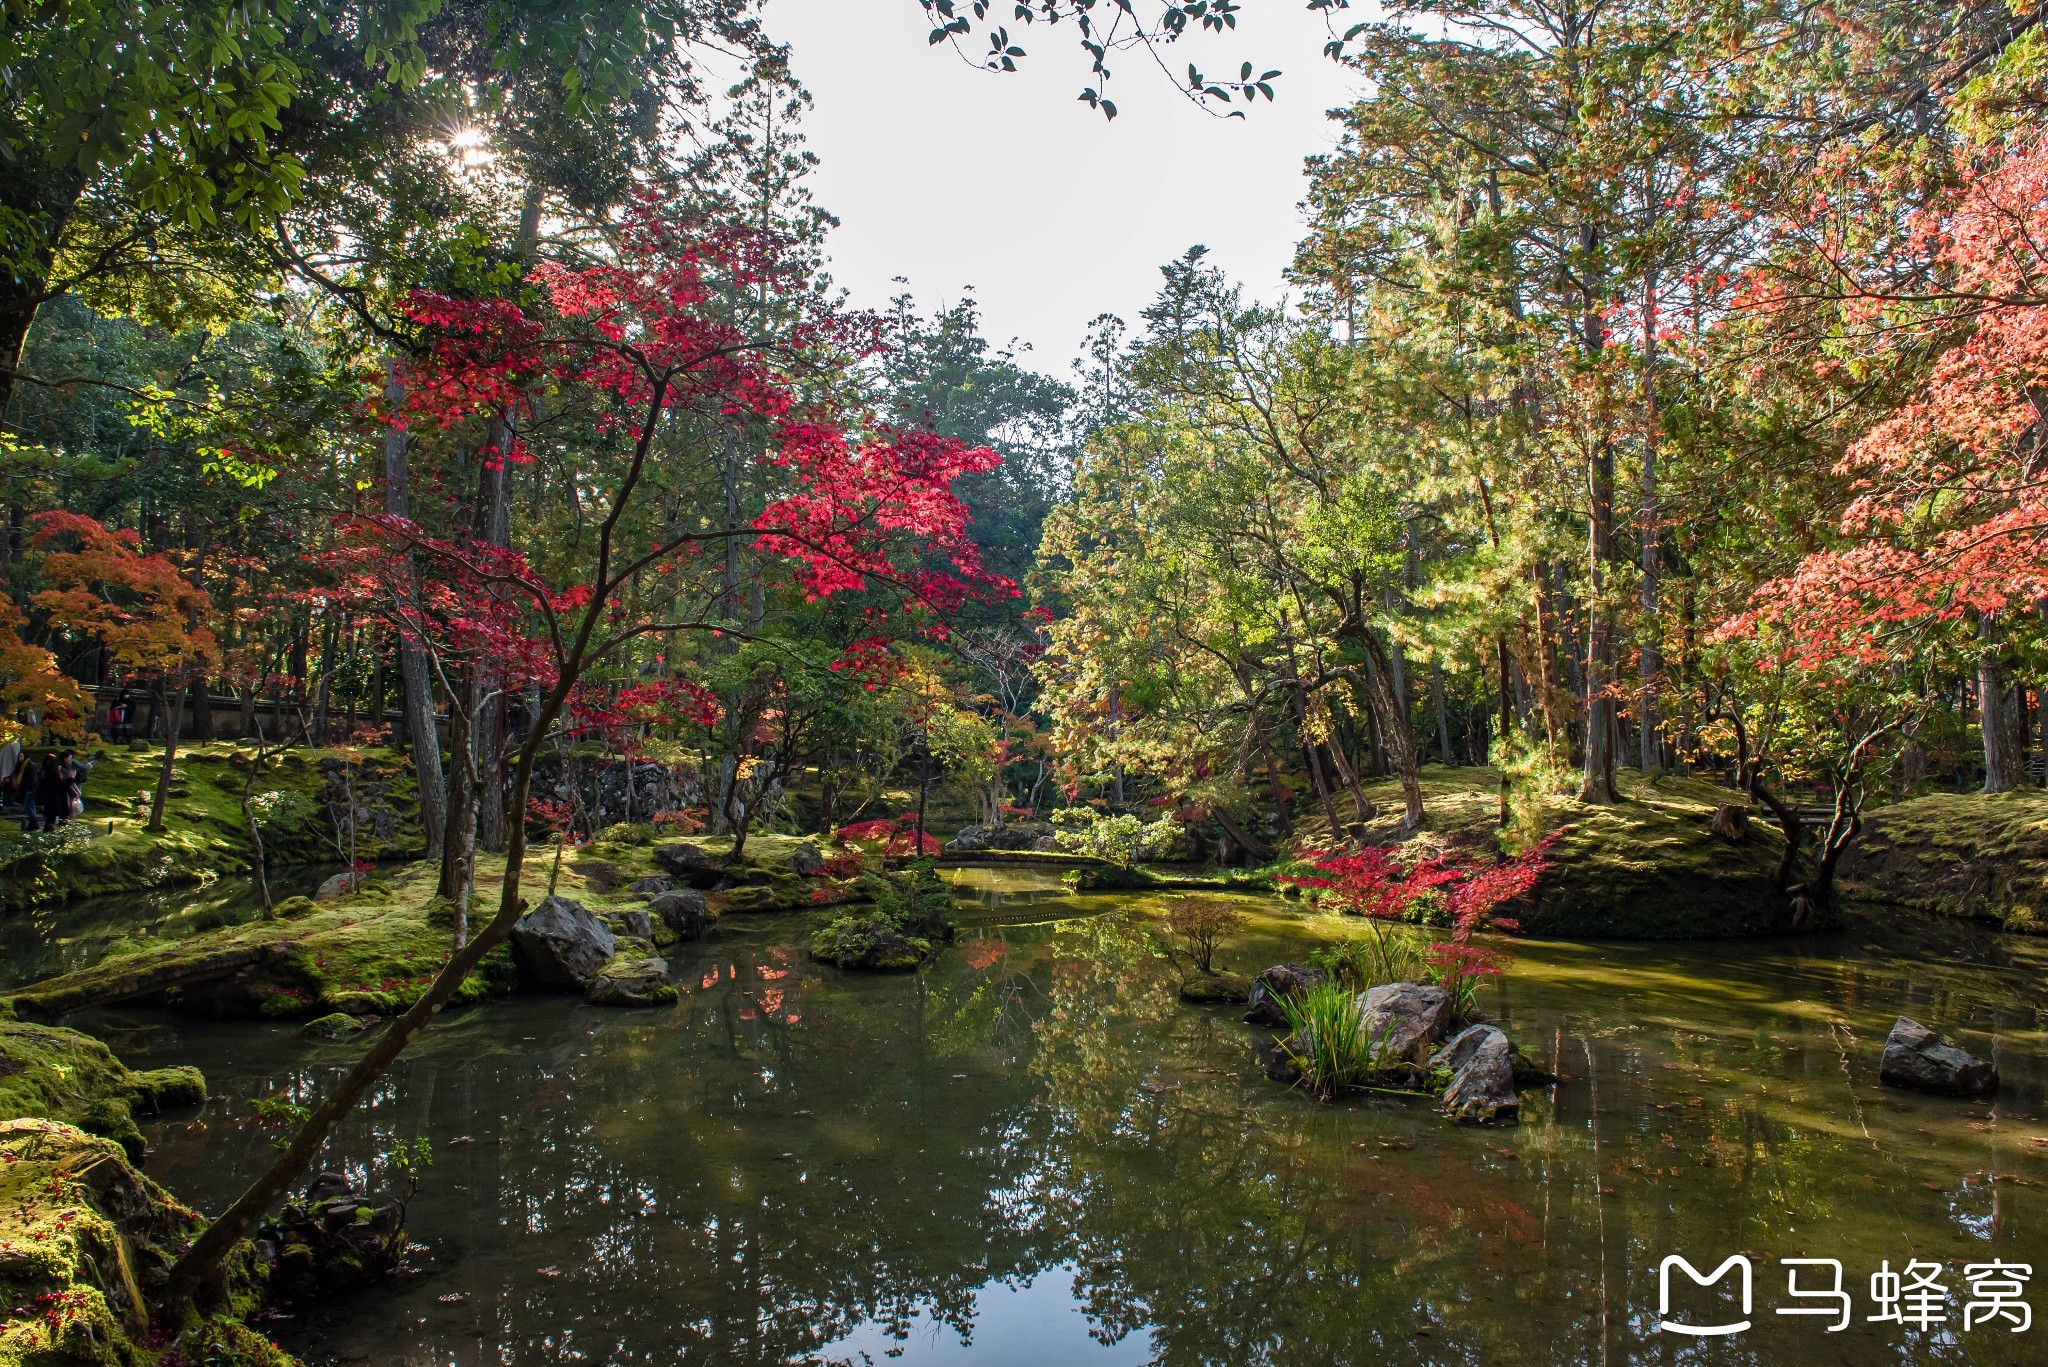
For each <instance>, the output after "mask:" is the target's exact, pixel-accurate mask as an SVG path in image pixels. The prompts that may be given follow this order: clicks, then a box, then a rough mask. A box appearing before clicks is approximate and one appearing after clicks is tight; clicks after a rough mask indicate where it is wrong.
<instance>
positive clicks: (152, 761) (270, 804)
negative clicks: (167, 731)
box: [0, 742, 420, 911]
mask: <svg viewBox="0 0 2048 1367" xmlns="http://www.w3.org/2000/svg"><path fill="white" fill-rule="evenodd" d="M249 753H250V752H248V751H239V752H238V750H237V747H236V746H234V745H232V744H229V743H226V742H216V743H210V744H204V745H193V746H191V747H189V748H181V749H180V751H179V754H178V759H177V763H176V764H175V766H174V767H173V770H172V773H173V778H172V781H171V787H170V792H169V797H168V800H167V801H166V802H165V804H164V829H163V830H162V831H148V830H145V829H144V827H145V825H146V824H147V822H148V817H149V803H148V795H149V794H150V793H152V792H153V791H154V790H155V787H156V781H157V776H158V773H159V772H160V770H161V769H162V766H163V750H162V748H161V747H159V746H148V747H145V748H143V749H133V748H130V747H128V746H125V745H115V746H108V747H104V748H102V749H99V750H96V751H92V752H89V753H88V754H87V755H86V758H88V759H90V760H92V762H93V768H92V773H91V774H90V776H89V777H88V778H87V780H86V785H85V812H84V815H83V816H81V817H79V818H77V819H76V820H74V821H71V822H68V823H66V824H65V825H64V826H62V827H60V828H58V830H57V831H55V832H53V833H48V834H44V833H37V834H36V835H33V836H29V835H25V834H24V833H23V832H22V831H21V829H20V828H19V826H17V825H15V824H13V823H11V822H10V823H7V824H6V825H5V826H0V910H8V911H14V910H20V909H22V908H25V907H34V906H49V905H56V904H59V903H64V902H73V901H77V900H80V899H82V898H88V897H101V896H106V895H108V894H111V893H124V892H140V891H145V890H149V889H155V888H166V887H180V886H191V885H195V884H200V883H207V882H211V881H212V880H214V879H217V878H222V877H229V876H234V875H240V874H245V873H247V872H248V871H249V868H250V845H249V835H248V824H247V822H246V821H245V819H244V818H243V815H242V792H243V787H244V784H245V782H246V781H247V780H248V774H249V770H248V765H247V756H248V754H249ZM238 755H239V759H238ZM344 761H347V762H348V767H346V768H345V767H344ZM344 778H346V779H347V780H349V782H350V783H352V784H353V788H354V794H353V795H354V799H355V805H356V811H357V814H358V817H359V820H358V821H357V823H356V836H355V843H354V846H353V853H354V855H355V856H356V857H359V858H364V859H388V858H392V857H396V856H401V855H406V854H416V853H417V852H418V851H419V848H420V837H419V830H418V800H417V797H416V795H415V793H414V789H413V785H412V779H411V777H410V774H409V771H408V770H407V768H406V765H405V763H404V761H403V760H402V758H401V757H399V756H398V755H396V754H394V753H393V752H391V751H389V750H367V751H358V752H353V753H349V752H343V751H321V750H291V751H287V752H285V753H284V754H282V755H280V756H276V757H273V758H272V759H271V760H270V761H268V762H267V763H266V766H265V768H264V770H263V772H262V773H260V774H258V775H257V776H256V779H255V782H254V785H253V791H254V792H255V793H257V794H274V795H275V796H274V797H272V798H270V799H268V800H267V802H266V803H265V807H266V809H267V810H268V812H269V813H270V816H269V818H268V819H267V820H266V821H265V822H264V824H263V842H264V848H265V852H266V855H267V857H268V859H269V861H270V863H271V864H272V865H273V866H278V867H282V866H286V865H291V864H304V863H333V862H337V861H341V860H343V859H345V858H347V857H348V855H349V854H350V852H351V846H350V844H349V841H348V838H347V836H346V835H345V834H344V833H342V832H341V831H339V830H338V829H337V826H336V815H337V814H341V815H342V816H343V819H344V820H345V819H346V813H347V810H348V804H347V801H346V794H347V791H348V789H347V787H346V786H345V785H344V782H343V780H344Z"/></svg>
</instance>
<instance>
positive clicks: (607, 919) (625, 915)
mask: <svg viewBox="0 0 2048 1367" xmlns="http://www.w3.org/2000/svg"><path fill="white" fill-rule="evenodd" d="M602 919H603V921H604V923H605V924H606V925H608V926H610V927H611V928H612V932H613V933H614V934H617V935H631V936H634V937H635V938H637V939H642V940H652V939H653V938H654V917H653V915H652V914H651V913H650V912H647V911H613V912H607V913H606V914H605V915H604V917H603V918H602Z"/></svg>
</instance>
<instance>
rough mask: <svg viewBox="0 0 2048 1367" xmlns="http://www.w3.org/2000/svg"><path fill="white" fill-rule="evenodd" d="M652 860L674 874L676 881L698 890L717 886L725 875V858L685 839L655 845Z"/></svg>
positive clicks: (706, 889) (701, 890)
mask: <svg viewBox="0 0 2048 1367" xmlns="http://www.w3.org/2000/svg"><path fill="white" fill-rule="evenodd" d="M654 862H655V863H657V864H659V865H661V866H662V867H663V868H665V869H667V870H668V871H669V872H670V873H672V874H674V875H675V876H676V879H677V881H679V882H681V883H683V884H685V885H686V886H688V887H693V888H696V889H697V890H698V891H700V892H703V891H708V890H710V889H711V888H715V887H717V886H718V884H719V882H720V881H721V880H722V879H724V877H725V860H723V859H721V858H719V857H718V856H717V855H715V854H713V853H711V851H709V850H707V849H704V848H703V847H702V846H700V845H692V844H690V843H688V842H687V841H682V840H678V841H676V842H675V843H673V844H669V845H657V846H655V849H654Z"/></svg>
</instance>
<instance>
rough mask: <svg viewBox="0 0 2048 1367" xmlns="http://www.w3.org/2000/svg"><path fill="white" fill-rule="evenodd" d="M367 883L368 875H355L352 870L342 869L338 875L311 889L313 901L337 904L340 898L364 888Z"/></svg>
mask: <svg viewBox="0 0 2048 1367" xmlns="http://www.w3.org/2000/svg"><path fill="white" fill-rule="evenodd" d="M369 881H370V875H369V874H367V873H357V872H356V871H355V870H353V869H344V870H342V871H341V872H340V873H337V874H335V875H333V876H332V877H330V878H327V879H325V880H324V881H322V883H321V884H320V886H319V887H317V888H315V889H313V900H314V901H316V902H339V901H340V900H341V899H342V898H344V897H346V896H348V895H349V894H350V893H352V892H354V891H355V890H356V889H357V888H360V887H362V886H364V885H365V884H367V883H368V882H369Z"/></svg>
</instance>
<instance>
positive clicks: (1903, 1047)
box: [1877, 1016, 1998, 1096]
mask: <svg viewBox="0 0 2048 1367" xmlns="http://www.w3.org/2000/svg"><path fill="white" fill-rule="evenodd" d="M1877 1075H1878V1077H1879V1079H1880V1080H1882V1081H1884V1082H1888V1083H1890V1084H1891V1085H1892V1086H1894V1087H1911V1088H1913V1089H1914V1090H1915V1091H1920V1092H1939V1093H1941V1094H1942V1095H1944V1096H1982V1095H1983V1094H1984V1093H1986V1092H1992V1091H1996V1090H1997V1089H1998V1070H1997V1069H1996V1068H1994V1067H1992V1066H1991V1065H1990V1064H1989V1063H1986V1062H1985V1061H1984V1060H1983V1059H1980V1058H1978V1057H1976V1056H1975V1055H1974V1054H1970V1053H1966V1052H1965V1051H1963V1050H1961V1049H1958V1048H1956V1047H1955V1046H1954V1045H1953V1044H1950V1043H1948V1042H1947V1041H1945V1040H1943V1039H1942V1038H1941V1036H1939V1035H1937V1034H1935V1033H1934V1032H1933V1031H1932V1030H1929V1029H1928V1028H1927V1027H1926V1026H1924V1025H1922V1024H1921V1023H1920V1022H1919V1021H1916V1020H1913V1019H1911V1018H1910V1017H1906V1016H1901V1017H1899V1019H1898V1021H1897V1022H1896V1023H1895V1024H1894V1025H1893V1026H1892V1032H1891V1034H1890V1035H1889V1036H1888V1037H1887V1038H1886V1039H1885V1042H1884V1062H1883V1063H1881V1064H1880V1065H1879V1066H1878V1070H1877Z"/></svg>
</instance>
